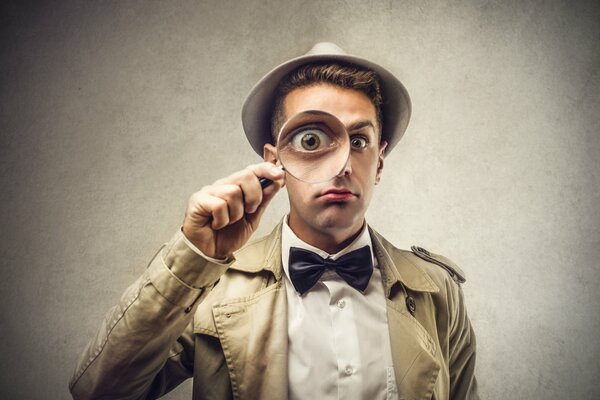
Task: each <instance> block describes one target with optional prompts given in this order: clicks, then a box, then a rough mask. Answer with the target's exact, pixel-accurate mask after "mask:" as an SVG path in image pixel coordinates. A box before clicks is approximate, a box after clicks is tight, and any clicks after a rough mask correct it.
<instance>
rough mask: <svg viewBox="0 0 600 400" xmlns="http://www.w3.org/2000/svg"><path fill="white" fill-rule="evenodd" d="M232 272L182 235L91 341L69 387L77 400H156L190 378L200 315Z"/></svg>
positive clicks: (152, 264)
mask: <svg viewBox="0 0 600 400" xmlns="http://www.w3.org/2000/svg"><path fill="white" fill-rule="evenodd" d="M228 266H229V264H216V263H213V262H210V261H208V260H207V259H205V258H203V257H201V256H200V255H198V254H196V253H195V252H194V251H193V250H192V249H190V247H189V246H188V245H187V244H186V243H185V240H184V237H183V234H182V233H181V232H180V231H179V232H177V234H176V235H175V236H174V237H173V239H172V240H171V241H170V242H169V243H167V244H165V245H164V246H163V247H162V248H161V249H160V250H159V252H158V253H157V254H156V256H155V257H154V258H153V259H152V261H151V262H150V264H149V266H148V268H147V269H146V270H145V272H144V274H143V275H142V276H141V277H140V278H138V279H137V280H136V281H135V282H134V283H133V284H132V285H131V286H129V288H127V290H126V291H125V293H124V294H123V296H122V297H121V300H120V302H119V304H117V305H116V306H115V307H113V308H112V309H111V310H110V311H109V312H108V313H107V315H106V317H105V318H104V320H103V322H102V325H101V326H100V329H99V330H98V332H97V333H96V335H95V337H94V338H93V339H92V340H91V341H90V342H89V343H88V345H87V347H86V348H85V350H84V352H83V355H82V356H81V358H80V360H79V362H78V364H77V367H76V369H75V372H74V374H73V376H72V377H71V380H70V382H69V388H70V390H71V394H72V395H73V398H74V399H92V398H93V399H98V398H102V399H104V398H107V399H108V398H110V399H153V398H157V397H159V396H161V395H163V394H164V393H166V392H168V391H170V390H171V389H173V388H174V387H175V386H177V385H178V384H179V383H181V382H182V381H184V380H185V379H187V378H190V377H191V376H192V368H193V352H194V349H193V346H194V338H193V334H192V326H191V324H192V318H193V315H194V312H195V310H196V307H197V305H198V304H199V303H200V302H201V301H202V300H203V299H204V298H205V296H206V295H207V294H208V293H209V292H210V290H211V289H212V287H213V286H214V285H215V283H216V282H217V281H218V280H219V278H220V277H221V275H222V274H223V273H224V272H225V270H226V269H227V267H228Z"/></svg>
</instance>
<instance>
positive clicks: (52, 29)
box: [0, 1, 600, 399]
mask: <svg viewBox="0 0 600 400" xmlns="http://www.w3.org/2000/svg"><path fill="white" fill-rule="evenodd" d="M1 10H2V11H1V16H0V68H1V70H0V96H1V98H0V185H1V186H0V188H1V189H0V204H1V211H0V229H1V233H0V249H1V255H2V257H1V261H0V262H1V263H2V264H1V267H2V275H3V277H2V279H1V283H0V295H1V300H2V306H1V307H0V313H1V314H0V318H1V321H2V340H1V341H0V354H2V356H1V357H0V373H1V376H0V397H1V398H3V399H4V398H19V399H20V398H23V399H60V398H66V397H67V396H68V393H67V381H68V378H69V375H70V374H71V372H72V370H73V368H74V364H75V362H76V359H77V357H78V354H79V353H80V352H81V351H82V349H83V347H84V344H85V343H86V342H87V340H88V339H89V338H90V337H91V335H92V333H93V332H94V331H95V330H96V328H97V327H98V325H99V323H100V320H101V318H102V316H103V314H104V313H105V311H106V310H107V309H108V308H109V307H110V306H111V305H113V304H114V303H115V302H116V301H117V300H118V298H119V295H120V293H121V292H122V291H123V290H124V289H125V287H126V286H127V285H128V284H129V283H130V282H132V281H133V280H134V279H135V278H136V277H137V276H138V275H139V274H140V273H141V272H142V271H143V269H144V268H145V265H146V262H147V261H148V260H149V259H150V258H151V257H152V255H153V253H154V252H155V250H156V249H157V248H158V246H159V245H160V244H161V243H162V242H163V241H165V240H167V239H168V238H169V237H170V236H171V234H172V233H173V232H174V231H175V230H176V229H177V228H178V226H179V224H180V223H181V221H182V217H183V212H184V208H185V204H186V201H187V198H188V196H189V195H190V194H191V193H192V192H194V191H196V190H198V189H199V188H200V187H201V186H202V185H203V184H207V183H210V182H212V181H213V180H215V179H217V178H218V177H221V176H222V175H224V174H227V173H229V172H232V171H234V170H237V169H240V168H242V167H244V166H245V165H246V164H248V163H253V162H256V161H258V158H257V157H256V155H254V153H253V152H252V151H251V150H250V147H249V146H248V145H247V143H246V142H245V139H244V138H243V134H242V129H241V122H240V117H239V115H240V109H241V104H242V101H243V99H244V96H245V95H246V93H247V92H248V91H249V89H250V88H251V87H252V85H253V84H254V83H255V82H256V81H257V80H258V78H260V77H261V76H262V74H263V73H265V72H266V71H267V70H268V69H270V68H271V67H273V66H274V65H276V64H277V63H279V62H281V61H283V60H285V59H287V58H288V57H291V56H295V55H298V54H300V53H302V52H304V51H306V50H308V48H309V47H310V46H311V45H312V44H313V43H314V42H315V41H321V40H330V41H335V42H337V43H338V44H339V45H341V46H342V47H343V48H345V49H346V50H348V51H351V52H353V53H356V54H359V55H362V56H365V57H369V58H372V59H375V60H378V61H380V62H381V63H382V64H384V65H386V66H387V67H389V68H390V69H391V70H392V71H394V72H396V73H397V75H398V76H399V77H400V78H401V80H402V81H403V82H404V83H405V84H406V86H407V88H408V90H409V92H410V93H411V96H412V99H413V105H414V116H413V119H412V122H411V124H410V126H409V130H408V132H407V134H406V136H405V138H404V139H403V141H402V142H401V144H400V146H399V147H398V148H397V150H395V151H394V152H393V153H392V155H391V156H390V157H389V158H388V159H387V164H386V170H385V171H384V177H383V183H382V184H381V185H380V186H379V187H378V189H377V192H376V194H375V199H374V201H373V204H372V207H371V210H370V214H369V217H368V218H369V221H370V223H371V224H372V225H373V226H374V227H375V228H376V229H378V230H380V231H381V232H382V233H384V234H385V235H387V236H388V237H389V238H390V239H391V240H392V241H394V242H395V243H396V244H397V245H400V246H402V247H408V246H410V245H411V244H420V245H422V246H424V247H427V248H429V249H430V250H432V251H435V252H438V253H442V254H445V255H446V256H448V257H450V258H452V259H454V260H455V261H456V262H457V263H458V264H459V265H461V266H462V267H463V269H464V270H465V271H466V272H467V275H468V282H467V284H466V285H465V286H464V288H465V293H466V296H467V302H468V307H469V311H470V315H471V318H472V321H473V324H474V326H475V329H476V332H477V335H478V345H479V359H478V360H479V361H478V362H479V364H478V377H479V381H480V386H481V391H482V394H483V395H484V398H489V399H507V398H511V399H534V398H535V399H542V398H543V399H567V398H570V399H597V398H600V387H599V386H598V384H597V380H598V378H599V377H600V351H599V350H600V346H599V341H600V339H599V337H598V332H599V331H600V316H599V315H598V305H599V302H600V301H599V296H598V294H597V293H596V290H597V288H598V287H599V286H600V273H599V271H598V268H599V261H598V260H599V259H600V228H599V222H600V210H599V204H600V140H599V122H600V117H599V114H600V109H599V107H598V103H599V96H598V92H599V91H600V85H599V82H600V79H599V77H598V71H599V70H600V60H599V57H600V51H599V50H600V48H599V44H600V40H599V39H600V26H599V24H598V21H599V20H600V12H599V7H598V3H597V2H592V1H590V2H574V3H571V2H566V1H563V2H558V1H536V2H531V1H530V2H517V1H514V2H491V1H488V2H485V1H466V2H451V3H442V2H438V1H415V2H406V1H397V2H395V1H388V2H376V1H343V2H342V1H339V2H337V1H336V2H318V1H303V2H292V1H287V2H280V1H243V2H242V1H240V2H234V1H220V2H218V1H212V2H209V1H204V2H188V1H173V2H137V1H125V2H116V1H114V2H112V1H97V2H47V3H46V4H43V3H40V4H38V3H31V4H27V3H26V2H13V3H12V4H10V3H9V4H7V3H6V2H3V6H2V9H1ZM285 210H286V200H285V194H281V195H279V197H278V198H277V199H276V201H275V202H274V204H273V205H272V207H271V209H270V210H269V211H268V212H267V214H266V215H265V217H264V220H263V222H262V227H261V231H260V233H265V232H267V231H268V230H270V228H271V227H272V226H273V225H274V224H275V223H276V222H277V221H278V220H279V219H280V218H281V216H282V215H283V214H284V213H285ZM188 391H189V384H188V385H184V386H183V387H182V388H181V389H179V390H178V391H177V392H175V393H173V394H171V395H169V396H168V398H171V399H183V398H188V397H189V395H188V394H187V393H188Z"/></svg>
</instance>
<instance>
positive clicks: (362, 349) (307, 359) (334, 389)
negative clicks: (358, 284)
mask: <svg viewBox="0 0 600 400" xmlns="http://www.w3.org/2000/svg"><path fill="white" fill-rule="evenodd" d="M364 246H369V248H370V249H371V257H372V258H373V265H375V268H373V275H372V276H371V279H370V280H369V285H368V286H367V289H366V290H365V292H364V294H363V293H361V292H360V291H358V290H356V289H354V288H353V287H352V286H350V285H348V284H347V283H346V281H344V280H343V279H342V278H341V277H339V275H337V273H335V271H325V273H323V275H322V276H321V279H320V280H319V281H318V282H317V283H316V285H315V286H313V287H312V289H310V290H308V291H307V292H306V293H305V294H304V295H300V294H299V293H298V292H297V291H296V289H295V288H294V285H293V284H292V282H291V281H290V279H289V270H288V259H289V251H290V247H299V248H302V249H305V250H311V251H313V252H315V253H317V254H318V255H319V256H321V257H323V258H327V257H331V258H332V259H334V260H335V259H337V258H339V257H341V256H342V255H344V254H347V253H349V252H350V251H353V250H356V249H359V248H361V247H364ZM371 246H372V245H371V237H370V236H369V231H368V229H367V225H366V224H365V226H364V227H363V230H362V232H361V233H360V235H359V236H358V237H357V238H356V240H354V242H352V243H351V244H350V245H349V246H347V247H346V248H345V249H343V250H342V251H340V252H338V253H336V254H333V255H330V254H327V253H326V252H324V251H323V250H320V249H318V248H316V247H313V246H311V245H309V244H307V243H305V242H303V241H302V240H300V239H299V238H298V237H297V236H296V235H295V234H294V232H293V231H292V230H291V228H290V227H289V225H288V224H287V217H286V218H285V220H284V224H283V232H282V243H281V250H282V252H281V257H282V263H283V269H284V271H285V285H286V292H287V299H288V341H289V350H288V351H289V354H288V356H289V359H288V376H289V398H290V400H294V399H344V400H352V399H397V398H398V395H397V390H396V380H395V377H394V369H393V364H392V352H391V347H390V337H389V330H388V324H387V314H386V300H385V295H384V291H383V283H382V281H381V272H380V270H379V268H378V267H377V266H376V262H377V260H376V259H375V257H373V251H372V248H371Z"/></svg>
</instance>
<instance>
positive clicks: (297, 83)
mask: <svg viewBox="0 0 600 400" xmlns="http://www.w3.org/2000/svg"><path fill="white" fill-rule="evenodd" d="M319 83H329V84H332V85H336V86H340V87H342V88H345V89H354V90H358V91H359V92H362V93H364V94H365V95H366V96H367V97H368V98H369V99H370V100H371V102H372V103H373V105H374V106H375V114H376V115H377V125H378V126H379V133H380V136H381V126H382V125H381V124H382V115H381V104H382V95H381V84H380V82H379V77H378V76H377V74H376V73H375V72H374V71H372V70H370V69H367V68H363V67H359V66H356V65H353V64H347V63H340V62H335V63H332V62H329V63H325V64H324V63H318V64H317V63H314V64H306V65H303V66H301V67H299V68H298V69H296V70H294V71H293V72H291V73H290V74H288V75H287V76H286V77H285V78H284V79H283V80H282V81H281V83H280V84H279V87H278V88H277V93H276V97H275V102H274V103H273V114H272V115H271V135H272V137H273V138H276V137H277V133H278V132H279V129H281V126H282V125H283V123H284V122H285V118H286V115H285V111H284V107H283V102H284V100H285V97H286V96H287V94H289V93H290V92H291V91H293V90H294V89H297V88H300V87H306V86H312V85H316V84H319Z"/></svg>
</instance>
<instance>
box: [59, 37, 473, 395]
mask: <svg viewBox="0 0 600 400" xmlns="http://www.w3.org/2000/svg"><path fill="white" fill-rule="evenodd" d="M308 110H319V111H324V112H327V113H329V114H332V115H334V116H335V117H337V118H338V119H339V120H340V121H341V122H342V124H343V125H344V127H345V128H346V130H347V131H348V135H349V141H350V155H349V158H348V160H347V162H346V164H345V165H344V166H343V168H342V169H341V171H340V172H339V173H338V174H337V175H336V176H334V177H332V178H331V179H330V180H328V181H325V182H319V183H307V182H303V181H301V180H299V179H297V178H296V177H294V176H292V175H290V174H288V173H286V172H283V171H282V169H280V168H278V167H277V166H276V165H278V164H279V163H280V162H281V160H280V159H279V158H278V152H277V148H276V147H275V145H274V144H275V143H276V138H277V132H278V131H279V129H280V128H281V126H282V125H283V123H284V122H285V121H286V120H287V119H289V118H290V117H292V116H293V115H296V114H297V113H300V112H303V111H308ZM242 114H243V115H242V119H243V123H244V130H245V132H246V136H247V137H248V140H249V141H250V143H251V145H252V146H253V148H254V150H255V151H257V152H259V153H262V154H263V157H264V160H265V162H263V163H261V164H256V165H252V166H249V167H247V168H246V169H244V170H242V171H239V172H236V173H234V174H232V175H230V176H228V177H226V178H223V179H220V180H218V181H216V182H215V183H214V184H212V185H209V186H205V187H204V188H202V189H201V190H200V191H199V192H197V193H195V194H194V195H192V196H191V198H190V201H189V204H188V208H187V211H186V215H185V219H184V223H183V226H182V229H181V230H180V231H179V232H177V234H176V235H175V236H174V238H173V239H172V240H171V241H170V242H169V243H168V244H166V245H165V246H163V248H162V249H161V250H160V251H159V253H158V254H157V256H156V257H155V258H154V259H153V261H152V262H151V263H150V265H149V267H148V269H147V270H146V271H145V273H144V274H143V275H142V276H141V277H140V278H139V279H138V280H137V281H136V282H135V283H134V284H133V285H132V286H130V287H129V288H128V289H127V291H126V292H125V294H124V295H123V297H122V299H121V302H120V303H119V305H117V306H116V307H115V308H113V309H112V310H111V311H110V312H109V314H108V316H107V318H106V319H105V321H104V324H103V325H102V327H101V328H100V330H99V332H98V333H97V335H96V337H95V338H94V339H93V340H92V341H91V342H90V344H89V345H88V347H87V348H86V350H85V352H84V355H83V357H82V359H81V361H80V362H79V365H78V366H77V369H76V371H75V374H74V376H73V377H72V379H71V382H70V388H71V391H72V393H73V397H74V398H111V399H112V398H115V399H116V398H119V399H121V398H156V397H158V396H160V395H162V394H164V393H166V392H168V391H169V390H171V389H172V388H173V387H175V386H176V385H178V384H179V383H181V382H182V381H183V380H185V379H187V378H190V377H193V378H194V398H195V399H227V398H236V399H285V398H294V399H334V398H335V399H338V398H343V399H381V398H386V399H430V398H434V399H448V398H452V399H471V398H477V388H476V386H477V385H476V380H475V377H474V368H475V336H474V333H473V330H472V328H471V325H470V322H469V319H468V317H467V314H466V310H465V305H464V301H463V295H462V291H461V288H460V287H459V284H458V282H464V277H463V274H462V272H460V270H459V269H458V268H457V267H456V266H455V265H454V264H452V263H451V262H450V261H449V260H447V259H446V258H444V257H441V256H437V255H435V254H432V253H429V252H428V251H426V250H424V249H421V248H416V247H413V251H412V252H410V251H403V250H398V249H396V248H394V247H393V246H392V245H391V244H390V243H388V242H387V241H386V240H385V239H384V238H383V237H381V236H380V235H379V234H377V233H376V232H375V231H374V230H372V229H371V228H370V227H368V225H367V224H366V222H365V217H364V216H365V212H366V210H367V208H368V205H369V202H370V199H371V195H372V194H373V190H374V187H375V185H377V183H378V182H379V180H380V179H381V175H382V171H383V167H384V157H385V156H386V155H387V154H389V152H390V151H391V150H392V148H393V147H394V146H395V144H397V142H398V140H399V139H400V137H401V136H402V135H403V133H404V131H405V129H406V125H407V123H408V119H409V115H410V101H409V98H408V94H407V93H406V90H405V89H404V87H403V86H402V84H401V83H400V82H399V81H398V80H397V79H396V78H395V77H394V76H393V75H391V74H390V73H389V72H388V71H386V70H385V69H383V68H382V67H380V66H378V65H376V64H374V63H371V62H369V61H367V60H364V59H361V58H358V57H354V56H350V55H347V54H346V53H344V52H343V51H342V50H341V49H340V48H338V47H337V46H335V45H333V44H331V43H320V44H317V45H315V47H314V48H313V49H312V50H311V51H309V52H308V53H307V54H305V55H304V56H302V57H298V58H295V59H292V60H290V61H288V62H286V63H284V64H282V65H280V66H278V67H277V68H275V69H274V70H272V71H271V72H270V73H268V74H267V75H266V76H265V77H264V78H263V79H262V80H261V81H260V82H259V83H258V84H257V86H256V87H255V88H254V89H253V90H252V92H251V93H250V95H249V97H248V99H247V100H246V103H245V104H244V108H243V112H242ZM300 139H301V140H304V139H306V138H300ZM310 139H311V140H312V139H314V137H312V138H310ZM311 143H313V142H311ZM261 179H262V180H263V181H262V182H264V179H268V180H270V181H272V184H270V185H268V186H266V187H265V188H264V189H263V186H264V185H261ZM284 185H285V186H286V189H287V193H288V198H289V204H290V212H289V214H288V215H287V216H286V217H285V218H284V219H283V221H282V222H281V223H280V224H279V225H278V226H277V227H276V228H275V229H274V231H273V232H272V233H271V234H270V235H269V236H267V237H265V238H263V239H259V240H257V241H254V242H252V243H249V244H246V242H247V241H248V239H249V238H250V236H251V235H252V233H253V232H254V231H255V230H256V228H257V226H258V223H259V221H260V218H261V216H262V214H263V213H264V211H265V209H266V208H267V206H268V204H269V202H270V201H271V199H273V197H274V196H275V194H276V193H277V192H278V191H279V190H280V189H281V188H282V187H283V186H284Z"/></svg>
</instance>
